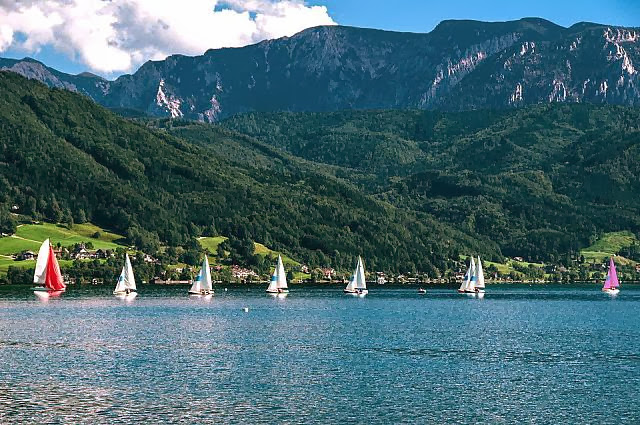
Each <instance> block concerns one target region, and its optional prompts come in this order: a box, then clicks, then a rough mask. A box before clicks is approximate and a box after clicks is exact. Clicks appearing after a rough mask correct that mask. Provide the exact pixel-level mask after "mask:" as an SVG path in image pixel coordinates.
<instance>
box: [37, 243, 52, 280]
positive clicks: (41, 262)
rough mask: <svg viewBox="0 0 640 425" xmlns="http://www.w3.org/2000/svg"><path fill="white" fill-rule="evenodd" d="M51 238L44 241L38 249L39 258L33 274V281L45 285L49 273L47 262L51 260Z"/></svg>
mask: <svg viewBox="0 0 640 425" xmlns="http://www.w3.org/2000/svg"><path fill="white" fill-rule="evenodd" d="M49 246H50V244H49V239H47V240H46V241H44V242H42V245H41V246H40V250H39V251H38V260H37V261H36V271H35V273H34V274H33V283H37V284H39V285H44V280H45V276H46V274H47V263H48V262H49Z"/></svg>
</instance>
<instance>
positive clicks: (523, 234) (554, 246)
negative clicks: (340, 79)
mask: <svg viewBox="0 0 640 425" xmlns="http://www.w3.org/2000/svg"><path fill="white" fill-rule="evenodd" d="M639 123H640V109H637V108H629V107H621V106H608V105H599V106H597V105H576V104H567V105H560V104H555V103H554V104H547V105H536V106H531V107H526V108H519V109H509V110H501V111H491V110H481V111H469V112H461V113H443V112H440V111H417V110H413V111H341V112H329V113H251V114H244V115H238V116H235V117H232V118H230V119H228V120H225V121H223V122H221V123H220V124H219V125H220V126H223V127H225V128H228V129H230V130H233V131H237V132H241V133H244V134H247V135H249V136H251V137H254V138H256V139H258V140H261V141H263V142H264V143H267V144H269V145H271V146H274V147H277V148H279V149H282V150H283V151H287V152H289V153H291V154H293V155H296V156H299V157H302V158H305V159H307V160H309V161H314V162H316V163H325V164H327V165H328V166H330V167H331V168H330V170H332V172H333V173H334V175H335V176H337V177H339V178H342V179H345V180H348V181H350V182H352V183H353V184H354V185H356V186H357V187H359V188H360V189H361V190H362V191H363V192H365V193H367V194H368V195H371V196H374V197H375V198H377V199H379V200H381V201H384V202H388V203H390V204H392V205H394V206H396V207H397V208H401V209H407V210H411V211H415V212H416V213H417V214H420V213H422V214H428V215H429V216H434V217H435V218H436V219H437V220H438V221H439V222H441V223H444V224H447V225H449V226H452V227H454V228H456V229H459V230H461V231H465V232H468V234H470V235H480V236H481V237H483V238H484V239H485V240H491V241H493V242H495V243H497V244H498V245H499V246H500V249H501V251H502V253H503V254H505V255H508V256H511V257H513V256H522V257H525V258H528V259H531V260H538V261H544V262H549V261H552V262H556V261H558V260H559V259H561V258H562V259H564V255H565V254H567V253H570V252H573V253H574V254H575V253H577V252H578V251H579V248H583V247H588V246H589V245H590V244H591V243H593V242H594V241H595V240H596V239H597V238H598V236H599V235H600V234H602V233H603V232H614V231H621V230H631V231H632V232H634V233H635V234H640V178H639V177H638V176H640V160H639V158H640V124H639Z"/></svg>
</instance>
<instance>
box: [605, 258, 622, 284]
mask: <svg viewBox="0 0 640 425" xmlns="http://www.w3.org/2000/svg"><path fill="white" fill-rule="evenodd" d="M618 286H620V283H619V282H618V273H616V265H615V263H614V262H613V258H611V259H610V260H609V273H607V280H606V281H605V282H604V287H603V288H602V289H614V288H617V287H618Z"/></svg>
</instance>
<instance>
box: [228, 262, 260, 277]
mask: <svg viewBox="0 0 640 425" xmlns="http://www.w3.org/2000/svg"><path fill="white" fill-rule="evenodd" d="M231 276H233V278H234V279H240V280H247V279H250V278H251V279H253V278H257V277H258V274H257V273H256V272H254V271H253V270H249V269H245V268H242V267H239V266H237V265H234V266H233V267H232V268H231Z"/></svg>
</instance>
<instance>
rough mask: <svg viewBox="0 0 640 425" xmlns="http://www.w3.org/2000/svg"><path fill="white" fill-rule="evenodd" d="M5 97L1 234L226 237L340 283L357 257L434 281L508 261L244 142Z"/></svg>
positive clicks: (193, 126)
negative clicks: (81, 228) (63, 229)
mask: <svg viewBox="0 0 640 425" xmlns="http://www.w3.org/2000/svg"><path fill="white" fill-rule="evenodd" d="M0 90H1V91H2V93H3V96H2V97H1V98H0V224H2V223H1V221H2V220H1V219H2V218H3V214H4V216H5V217H6V212H7V210H8V206H13V205H15V206H17V207H18V212H20V213H23V214H25V215H28V216H32V217H35V218H36V219H48V220H50V221H53V222H60V221H63V222H69V221H71V220H72V219H73V220H75V221H76V222H84V221H86V220H89V221H91V222H93V223H95V224H97V225H100V226H102V227H105V228H108V229H111V230H114V231H116V232H117V233H119V234H122V235H125V236H126V237H127V239H128V241H129V242H130V243H132V244H135V245H137V246H138V247H140V248H142V249H143V250H144V251H145V252H149V253H154V252H156V251H157V250H158V249H159V243H160V242H162V243H164V244H166V245H169V246H178V245H189V244H190V243H192V242H194V241H195V238H196V237H199V236H202V235H205V236H215V235H218V234H221V235H225V236H229V237H234V238H236V239H238V240H241V241H256V242H260V243H263V244H265V245H267V246H269V247H272V248H273V249H276V250H278V251H282V252H285V253H288V254H289V255H291V256H292V257H294V258H296V259H298V260H300V261H303V262H305V263H307V264H309V265H312V266H325V265H332V266H333V267H336V268H340V269H347V268H350V267H351V266H352V265H353V263H354V259H355V256H357V255H358V254H360V255H363V256H365V257H366V258H367V260H368V264H369V266H370V267H372V268H374V267H375V268H378V269H384V270H390V271H392V270H393V271H396V270H405V271H407V270H414V269H417V270H422V271H428V272H430V273H432V274H435V273H436V270H438V269H439V270H445V269H447V268H448V267H450V266H451V263H449V262H448V261H449V259H451V258H457V253H458V252H459V251H460V250H461V248H462V247H473V248H474V249H475V250H476V251H478V252H482V253H483V254H486V255H487V256H491V257H496V258H500V257H501V255H500V251H499V248H498V247H497V245H495V244H492V243H491V242H489V241H482V240H481V239H475V238H472V237H470V236H469V235H466V234H465V233H463V232H460V231H457V230H455V229H453V228H452V227H450V226H448V225H446V224H441V223H439V222H437V221H436V220H434V219H433V217H431V216H429V215H428V214H416V213H415V212H413V211H411V210H407V209H400V208H396V207H394V206H393V205H391V204H389V203H387V202H382V201H380V200H376V199H374V198H373V197H372V196H369V195H367V194H366V193H364V192H362V191H361V190H359V189H358V188H357V187H356V186H354V185H353V184H351V183H349V182H347V181H345V180H343V179H339V178H336V177H335V176H332V175H331V174H330V173H329V172H327V171H325V170H326V169H328V168H330V167H327V166H325V165H318V164H314V163H312V162H309V161H305V160H304V159H299V158H296V157H294V156H291V155H289V154H287V153H284V152H282V151H279V150H277V149H275V148H273V147H271V146H269V145H267V144H265V143H263V142H260V141H257V140H255V139H252V138H250V137H247V136H244V135H239V134H237V133H234V132H231V131H229V130H225V129H222V128H218V127H213V126H211V125H205V124H197V123H190V122H180V121H177V120H176V121H169V122H166V123H164V126H163V127H160V128H150V126H151V124H144V123H137V122H132V121H129V120H126V119H124V118H122V117H120V116H118V115H116V114H114V113H112V112H110V111H108V110H107V109H105V108H103V107H101V106H99V105H97V104H95V103H94V102H93V101H91V100H90V99H88V98H87V97H86V96H83V95H79V94H77V93H72V92H69V91H66V90H59V89H50V88H47V87H46V86H45V85H43V84H40V83H38V82H35V81H29V80H26V79H24V78H22V77H20V76H18V75H16V74H14V73H10V72H0ZM156 127H158V126H157V125H156ZM187 139H188V140H187ZM190 140H192V141H190ZM245 245H247V244H245ZM248 246H250V247H253V243H250V244H248ZM252 249H253V248H252Z"/></svg>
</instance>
